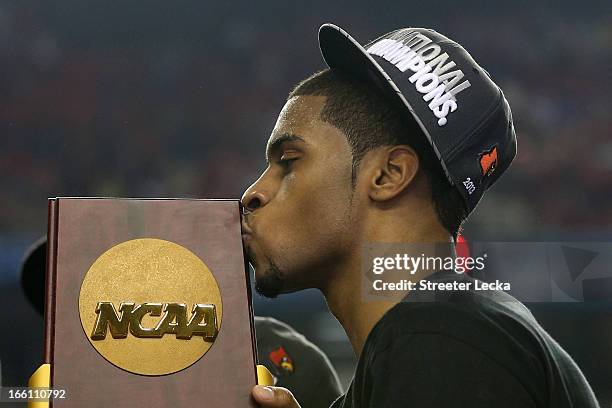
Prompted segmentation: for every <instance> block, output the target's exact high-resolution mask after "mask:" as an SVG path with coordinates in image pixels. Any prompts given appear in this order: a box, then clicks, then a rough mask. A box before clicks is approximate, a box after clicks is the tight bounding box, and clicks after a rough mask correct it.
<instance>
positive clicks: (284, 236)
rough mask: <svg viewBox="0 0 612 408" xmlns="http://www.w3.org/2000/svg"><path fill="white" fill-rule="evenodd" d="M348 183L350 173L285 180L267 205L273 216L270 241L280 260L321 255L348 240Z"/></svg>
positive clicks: (339, 171) (335, 171) (313, 174)
mask: <svg viewBox="0 0 612 408" xmlns="http://www.w3.org/2000/svg"><path fill="white" fill-rule="evenodd" d="M350 183H351V181H350V169H348V170H346V169H329V168H327V169H324V171H319V172H315V171H311V172H309V173H307V172H304V173H302V174H301V173H296V174H295V175H290V176H288V177H287V179H286V180H285V181H284V182H283V185H282V186H281V188H280V189H279V191H278V193H277V196H276V197H275V199H274V200H273V202H271V203H270V204H271V205H272V204H273V207H274V210H273V211H270V212H271V213H276V215H275V216H274V218H275V222H274V224H275V227H274V229H273V230H272V234H271V235H270V239H271V240H272V242H273V245H274V247H275V249H278V250H280V253H279V255H280V256H282V254H283V253H285V254H287V256H289V254H290V253H292V252H296V253H302V254H306V253H309V252H312V251H315V252H316V251H320V250H321V247H322V246H327V247H330V246H337V245H340V244H341V241H342V240H343V239H346V238H347V237H346V235H347V234H346V233H347V230H348V228H349V225H348V212H349V210H350V205H351V202H350V198H351V184H350ZM269 209H270V210H272V206H271V207H270V208H269ZM271 215H272V214H271ZM272 242H271V244H272ZM275 252H279V251H275Z"/></svg>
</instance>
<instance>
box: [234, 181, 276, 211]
mask: <svg viewBox="0 0 612 408" xmlns="http://www.w3.org/2000/svg"><path fill="white" fill-rule="evenodd" d="M268 201H269V199H268V196H267V194H265V193H264V192H263V191H261V190H258V189H257V188H256V185H255V184H253V185H252V186H251V187H249V188H248V189H247V191H245V192H244V194H243V195H242V198H241V199H240V202H241V203H242V207H243V209H244V212H245V213H249V212H253V211H255V210H256V209H258V208H261V207H263V206H264V205H266V204H267V203H268Z"/></svg>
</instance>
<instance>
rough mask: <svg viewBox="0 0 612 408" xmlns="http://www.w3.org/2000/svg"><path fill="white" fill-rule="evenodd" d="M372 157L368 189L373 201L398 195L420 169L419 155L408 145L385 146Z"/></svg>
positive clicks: (386, 199)
mask: <svg viewBox="0 0 612 408" xmlns="http://www.w3.org/2000/svg"><path fill="white" fill-rule="evenodd" d="M372 159H373V160H372V161H371V165H372V166H373V167H372V168H371V170H373V171H372V172H370V174H371V177H370V179H369V180H368V183H369V189H368V191H369V196H370V198H371V199H372V200H373V201H388V200H391V199H393V198H395V197H397V196H398V195H399V194H401V193H402V192H403V191H404V190H405V189H406V188H407V187H408V186H410V184H411V183H412V182H413V181H414V179H415V177H416V175H417V172H418V170H419V157H418V156H417V154H416V152H415V151H414V149H413V148H412V147H410V146H407V145H397V146H385V147H383V148H381V149H378V150H377V151H376V157H373V158H372Z"/></svg>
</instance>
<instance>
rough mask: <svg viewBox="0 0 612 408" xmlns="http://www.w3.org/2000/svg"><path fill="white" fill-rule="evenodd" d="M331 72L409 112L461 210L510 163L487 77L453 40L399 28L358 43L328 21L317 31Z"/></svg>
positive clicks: (501, 110)
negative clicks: (357, 81) (453, 189)
mask: <svg viewBox="0 0 612 408" xmlns="http://www.w3.org/2000/svg"><path fill="white" fill-rule="evenodd" d="M319 46H320V48H321V54H322V55H323V58H324V60H325V62H326V63H327V65H328V66H329V67H330V68H331V69H332V70H337V71H340V72H344V73H347V74H350V75H352V76H354V77H357V78H359V79H362V80H366V81H369V82H370V83H372V84H374V85H375V86H376V87H377V88H378V89H380V90H381V91H382V92H383V93H384V94H385V95H387V96H388V97H389V98H391V99H392V100H395V101H396V102H398V103H399V106H401V107H402V108H405V110H406V112H409V113H410V115H409V116H408V117H409V118H411V119H413V120H414V121H415V122H416V123H417V124H418V126H419V127H420V128H421V130H422V131H423V134H424V135H425V137H426V138H427V140H428V141H429V143H430V144H431V146H432V148H433V150H434V152H435V153H436V155H437V157H438V159H439V160H440V163H441V165H442V168H443V169H444V172H445V174H446V176H447V178H448V180H449V182H450V183H451V184H452V185H453V186H455V187H456V188H457V190H458V191H459V193H460V194H461V196H462V197H463V199H464V202H465V204H466V207H467V210H468V213H469V212H471V211H472V210H473V209H474V207H476V204H478V202H479V201H480V199H481V197H482V196H483V194H484V192H485V190H486V189H487V188H489V187H490V186H491V185H492V184H493V183H494V182H495V181H496V180H497V179H498V178H499V177H500V176H501V174H502V173H503V172H504V171H505V170H506V169H507V168H508V166H510V163H511V162H512V160H513V159H514V156H515V155H516V134H515V131H514V125H513V124H512V113H511V111H510V106H509V105H508V101H507V100H506V98H505V96H504V94H503V92H502V91H501V89H500V88H499V87H498V86H497V85H496V84H495V83H494V82H493V80H492V79H491V76H490V75H489V74H488V72H487V71H485V70H484V69H483V68H482V67H481V66H480V65H478V64H477V63H476V62H475V61H474V59H473V58H472V56H471V55H470V54H469V53H468V52H467V51H466V50H465V49H464V48H463V47H462V46H461V45H459V44H458V43H456V42H455V41H453V40H451V39H449V38H448V37H445V36H444V35H442V34H440V33H438V32H436V31H434V30H431V29H426V28H402V29H399V30H395V31H392V32H390V33H387V34H384V35H382V36H380V37H378V38H376V39H375V40H373V41H371V42H369V43H368V44H366V45H365V46H362V45H361V44H359V42H357V41H356V40H355V39H354V38H353V37H351V36H350V35H349V34H348V33H347V32H346V31H344V30H343V29H341V28H340V27H338V26H336V25H333V24H324V25H323V26H321V28H320V29H319Z"/></svg>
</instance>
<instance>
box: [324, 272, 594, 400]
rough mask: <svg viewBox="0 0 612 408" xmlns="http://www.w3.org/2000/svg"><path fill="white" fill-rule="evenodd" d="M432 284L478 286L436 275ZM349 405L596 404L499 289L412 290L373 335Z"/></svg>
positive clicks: (563, 357)
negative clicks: (462, 283)
mask: <svg viewBox="0 0 612 408" xmlns="http://www.w3.org/2000/svg"><path fill="white" fill-rule="evenodd" d="M428 280H429V281H452V280H460V281H465V282H472V285H471V288H472V289H473V288H474V280H473V279H471V278H469V277H467V276H465V275H457V274H455V273H454V272H450V273H445V272H440V273H437V274H435V275H434V276H432V277H429V278H428ZM332 407H333V408H341V407H342V408H349V407H355V408H357V407H369V408H374V407H385V408H387V407H410V408H422V407H436V408H445V407H453V408H456V407H470V408H478V407H487V408H492V407H495V408H503V407H512V408H516V407H555V408H565V407H576V408H578V407H579V408H590V407H598V403H597V401H596V399H595V396H594V394H593V391H592V390H591V388H590V386H589V384H588V383H587V381H586V379H585V378H584V376H583V375H582V373H581V372H580V369H579V368H578V366H577V365H576V364H575V363H574V361H573V360H572V359H571V357H570V356H569V355H568V354H567V353H566V352H565V351H564V350H563V349H562V348H561V346H559V344H558V343H557V342H556V341H555V340H554V339H552V337H550V335H549V334H548V333H546V331H544V329H543V328H542V327H541V326H540V325H539V324H538V323H537V321H536V320H535V319H534V317H533V316H532V315H531V313H530V312H529V310H528V309H527V308H526V307H525V306H524V305H523V304H522V303H520V302H519V301H517V300H516V299H514V298H513V297H511V296H510V295H508V294H506V293H504V292H501V291H475V290H469V291H454V292H450V291H449V292H446V291H437V292H419V291H414V292H411V293H409V294H408V295H407V296H406V297H405V298H404V300H403V301H402V302H400V303H398V304H397V305H395V306H394V307H393V308H391V309H390V310H389V311H388V312H387V313H386V314H385V315H384V316H383V317H382V318H381V320H380V321H378V323H377V324H376V325H375V326H374V328H373V329H372V330H371V332H370V333H369V335H368V337H367V339H366V342H365V345H364V348H363V350H362V352H361V356H360V357H359V361H358V364H357V368H356V371H355V375H354V377H353V380H352V382H351V384H350V386H349V389H348V390H347V392H346V394H345V395H344V396H342V397H340V398H339V399H338V400H336V401H335V402H334V404H332Z"/></svg>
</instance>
